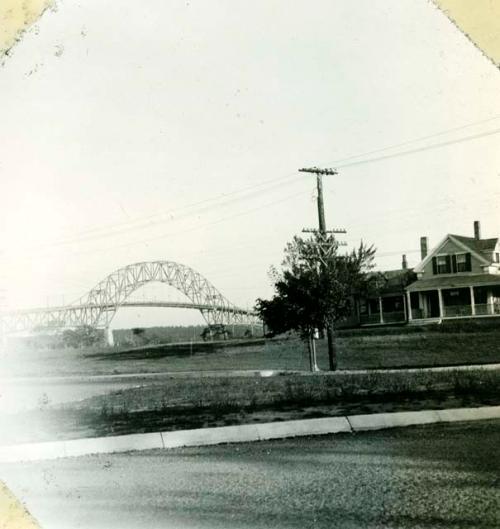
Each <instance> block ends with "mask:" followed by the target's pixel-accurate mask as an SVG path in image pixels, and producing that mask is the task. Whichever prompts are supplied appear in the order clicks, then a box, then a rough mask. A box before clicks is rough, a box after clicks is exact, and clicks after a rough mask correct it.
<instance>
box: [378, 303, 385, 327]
mask: <svg viewBox="0 0 500 529" xmlns="http://www.w3.org/2000/svg"><path fill="white" fill-rule="evenodd" d="M378 311H379V313H380V323H384V313H383V309H382V298H381V297H380V296H379V298H378Z"/></svg>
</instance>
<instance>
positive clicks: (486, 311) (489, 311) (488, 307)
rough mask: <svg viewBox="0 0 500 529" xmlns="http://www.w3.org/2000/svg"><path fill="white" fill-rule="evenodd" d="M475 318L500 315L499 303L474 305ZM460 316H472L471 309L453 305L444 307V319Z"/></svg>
mask: <svg viewBox="0 0 500 529" xmlns="http://www.w3.org/2000/svg"><path fill="white" fill-rule="evenodd" d="M474 312H475V316H494V315H500V304H499V303H484V304H477V305H474ZM460 316H472V307H471V306H470V305H453V306H448V307H444V317H445V318H457V317H460Z"/></svg>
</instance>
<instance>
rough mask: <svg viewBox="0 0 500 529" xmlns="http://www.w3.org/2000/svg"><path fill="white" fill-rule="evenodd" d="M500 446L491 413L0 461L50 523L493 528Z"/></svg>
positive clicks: (0, 475) (123, 528)
mask: <svg viewBox="0 0 500 529" xmlns="http://www.w3.org/2000/svg"><path fill="white" fill-rule="evenodd" d="M499 447H500V421H489V422H483V423H469V424H447V425H432V426H427V427H414V428H405V429H399V430H385V431H380V432H370V433H363V434H354V435H353V434H341V435H336V436H325V437H316V438H302V439H292V440H282V441H273V442H260V443H252V444H250V443H249V444H239V445H220V446H215V447H204V448H190V449H177V450H169V451H166V450H162V451H160V450H158V451H148V452H136V453H130V454H120V455H103V456H91V457H82V458H74V459H63V460H57V461H50V462H38V463H25V464H12V465H2V466H0V479H2V480H4V481H6V483H7V484H8V486H9V487H10V488H11V490H13V492H14V493H15V494H16V495H17V496H18V497H19V498H20V499H21V500H23V501H24V502H25V503H26V505H27V507H28V509H29V510H30V511H31V513H32V514H33V515H34V516H35V517H36V518H37V519H38V520H39V521H40V523H41V525H42V527H44V528H46V529H52V528H61V529H73V528H77V527H78V528H85V529H95V528H99V529H100V528H107V529H114V528H120V529H129V528H148V529H156V528H175V529H185V528H190V529H192V528H210V529H215V528H218V529H219V528H220V529H224V528H231V529H241V528H301V529H305V528H325V529H326V528H328V529H331V528H337V527H339V528H420V527H422V528H424V527H425V528H460V529H464V528H472V527H482V528H492V529H493V528H495V529H497V528H498V527H500V452H499ZM0 526H1V524H0Z"/></svg>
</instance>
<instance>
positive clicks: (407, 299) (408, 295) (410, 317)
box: [406, 292, 413, 321]
mask: <svg viewBox="0 0 500 529" xmlns="http://www.w3.org/2000/svg"><path fill="white" fill-rule="evenodd" d="M406 307H407V312H408V321H411V320H413V314H412V313H411V294H410V293H409V292H407V293H406Z"/></svg>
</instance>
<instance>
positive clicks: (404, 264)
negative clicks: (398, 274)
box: [401, 254, 408, 270]
mask: <svg viewBox="0 0 500 529" xmlns="http://www.w3.org/2000/svg"><path fill="white" fill-rule="evenodd" d="M401 266H402V267H403V270H406V269H407V268H408V261H407V260H406V255H405V254H403V262H402V264H401Z"/></svg>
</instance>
